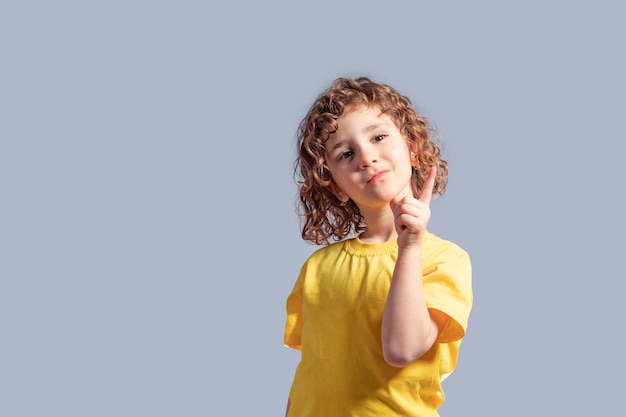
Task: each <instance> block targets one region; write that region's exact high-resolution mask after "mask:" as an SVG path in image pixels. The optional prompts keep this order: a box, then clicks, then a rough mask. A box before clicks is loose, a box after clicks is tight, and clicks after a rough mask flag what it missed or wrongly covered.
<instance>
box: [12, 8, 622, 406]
mask: <svg viewBox="0 0 626 417" xmlns="http://www.w3.org/2000/svg"><path fill="white" fill-rule="evenodd" d="M209 3H210V2H200V1H176V2H174V1H170V2H167V1H123V2H122V1H108V2H79V1H57V2H36V1H30V2H28V1H26V2H4V3H3V4H2V5H1V6H0V48H1V49H0V52H1V60H2V61H1V62H2V65H1V66H0V74H1V77H0V111H1V112H0V141H1V142H0V187H1V188H0V191H1V194H0V195H1V197H2V200H1V204H0V245H1V247H0V249H1V259H0V392H1V394H0V395H1V398H0V415H2V416H6V417H21V416H63V417H70V416H80V417H84V416H90V417H91V416H94V417H95V416H107V417H108V416H151V417H156V416H185V417H187V416H189V417H192V416H218V415H219V416H249V415H255V416H281V415H283V413H284V407H285V402H286V400H287V394H288V390H289V386H290V384H291V378H292V376H293V372H294V370H295V366H296V364H297V361H298V354H297V353H296V352H294V351H291V350H289V349H287V348H285V347H283V345H282V332H283V325H284V320H285V299H286V297H287V295H288V293H289V291H290V290H291V286H292V285H293V282H294V280H295V279H296V276H297V273H298V271H299V268H300V266H301V265H302V263H303V262H304V261H305V259H306V257H307V256H308V255H309V254H310V253H311V252H312V251H313V250H315V249H316V247H315V246H313V245H309V244H307V243H305V242H303V241H302V240H301V238H300V229H299V219H298V217H297V215H296V211H295V207H296V186H295V183H294V181H293V177H292V174H293V160H294V157H295V132H296V128H297V125H298V123H299V122H300V120H301V118H302V117H303V116H304V114H305V113H306V111H307V110H308V107H309V106H310V104H311V103H312V101H313V100H314V99H315V97H316V96H317V95H318V94H319V93H320V92H322V90H323V89H325V88H326V87H327V86H328V85H329V84H330V83H331V82H332V80H333V79H334V78H336V77H339V76H351V77H352V76H359V75H367V76H370V77H372V78H373V79H375V80H377V81H381V82H385V83H388V84H390V85H392V86H394V87H396V88H397V89H398V90H400V91H402V92H404V93H405V94H407V95H408V96H409V97H410V98H411V99H412V100H413V102H414V103H415V105H416V107H417V108H418V109H419V110H420V111H421V112H422V113H424V114H425V115H427V116H428V117H430V118H431V119H432V120H433V121H434V123H435V124H436V125H437V127H438V128H439V130H440V132H441V135H442V138H443V140H444V142H445V149H444V154H445V157H446V158H447V160H448V161H449V163H450V178H449V188H448V190H447V193H446V194H445V196H444V197H442V198H439V199H437V200H435V201H434V202H433V204H432V208H433V215H432V220H431V223H430V227H429V228H430V230H431V231H432V232H434V233H436V234H438V235H439V236H441V237H444V238H446V239H449V240H452V241H454V242H457V243H458V244H460V245H461V246H462V247H464V248H465V249H467V250H468V252H469V253H470V254H471V256H472V261H473V267H474V291H475V304H474V309H473V311H472V315H471V317H470V324H469V328H468V333H467V336H466V338H465V339H464V342H463V344H462V348H461V355H460V362H459V366H458V368H457V370H456V371H455V373H454V374H452V376H450V378H448V379H447V380H446V381H445V382H444V389H445V392H446V402H445V404H444V405H443V406H442V408H441V409H440V412H441V414H442V416H461V415H464V416H529V415H536V416H538V415H541V416H554V415H568V416H590V415H612V414H614V413H615V411H616V410H617V409H619V408H620V407H621V406H620V405H621V402H622V401H621V400H622V398H621V396H622V390H621V389H620V387H623V380H622V377H623V373H624V370H625V369H624V368H625V366H624V357H623V353H622V350H623V349H622V348H620V347H619V346H620V344H619V341H620V340H622V335H621V334H620V333H621V330H620V329H623V323H622V321H621V319H623V317H624V313H625V311H624V307H623V306H624V301H623V298H624V286H623V281H624V279H625V278H626V273H625V272H624V268H623V263H622V260H623V259H624V249H626V245H625V244H624V240H623V236H624V233H625V232H626V230H625V221H624V217H623V213H624V211H625V209H626V207H625V206H624V202H623V199H622V197H621V194H622V192H623V189H624V185H623V182H624V179H626V175H625V172H624V168H623V158H624V151H625V149H624V140H625V139H626V137H625V136H624V128H623V120H624V114H625V110H626V104H625V99H624V97H625V96H626V84H625V81H624V74H625V73H626V64H625V56H624V39H626V30H625V26H624V22H623V16H624V10H623V8H622V6H620V3H619V2H617V1H614V2H608V1H595V2H591V1H587V2H583V1H570V2H566V1H542V2H539V1H525V2H517V3H513V2H508V3H506V2H496V1H492V2H487V1H478V2H476V1H474V2H438V3H437V4H434V3H435V2H421V1H417V2H409V1H391V2H386V3H385V2H367V1H366V2H356V1H346V2H341V1H332V2H331V1H325V0H321V1H317V2H306V3H304V2H288V1H284V2H278V1H269V2H253V1H244V2H231V3H225V2H213V3H211V4H209Z"/></svg>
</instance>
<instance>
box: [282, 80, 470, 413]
mask: <svg viewBox="0 0 626 417" xmlns="http://www.w3.org/2000/svg"><path fill="white" fill-rule="evenodd" d="M298 145H299V155H298V158H297V161H296V167H297V171H298V173H299V175H300V179H299V181H298V183H299V191H300V201H301V207H302V209H303V214H304V223H303V227H302V237H303V238H304V239H305V240H309V241H312V242H315V243H316V244H323V245H325V246H324V247H323V248H321V249H319V250H317V251H316V252H315V253H313V254H312V255H311V257H310V258H309V259H308V260H307V261H306V262H305V264H304V265H303V267H302V269H301V271H300V275H299V277H298V279H297V281H296V283H295V285H294V287H293V291H292V293H291V294H290V295H289V297H288V299H287V323H286V326H285V339H284V343H285V345H286V346H289V347H292V348H294V349H298V350H301V351H302V357H301V360H300V363H299V365H298V367H297V370H296V373H295V376H294V380H293V383H292V386H291V391H290V393H289V401H288V405H287V415H288V416H290V417H309V416H315V417H333V416H338V417H348V416H359V417H366V416H376V417H381V416H420V417H423V416H437V415H438V413H437V408H438V407H439V406H440V405H441V403H442V402H443V400H444V395H443V391H442V388H441V381H442V380H443V379H444V378H445V377H446V376H447V375H449V374H450V373H451V372H452V371H453V370H454V368H455V366H456V362H457V357H458V352H459V345H460V342H461V338H462V337H463V336H464V334H465V329H466V327H467V322H468V317H469V314H470V309H471V306H472V289H471V266H470V260H469V256H468V255H467V253H466V252H465V251H464V250H463V249H461V248H460V247H458V246H457V245H455V244H453V243H451V242H449V241H446V240H443V239H440V238H438V237H437V236H435V235H434V234H432V233H430V232H428V231H427V228H426V227H427V225H428V220H429V218H430V208H429V206H430V200H431V196H432V195H433V194H436V195H442V194H443V192H444V190H445V186H446V181H447V173H448V165H447V163H446V161H445V160H444V159H443V158H442V156H441V152H440V148H439V146H438V140H437V133H436V131H435V129H434V127H433V126H432V125H431V124H430V123H429V121H428V120H427V119H426V118H424V117H423V116H421V115H419V114H418V113H417V112H416V111H415V109H414V107H413V105H412V103H411V101H410V100H409V99H408V98H407V97H406V96H404V95H402V94H400V93H398V92H397V91H396V90H394V89H393V88H391V87H389V86H387V85H384V84H379V83H376V82H373V81H372V80H370V79H368V78H357V79H347V78H339V79H337V80H335V81H334V82H333V84H332V86H331V87H330V88H329V89H328V90H327V91H325V92H324V93H323V94H321V95H320V96H319V97H318V98H317V100H316V101H315V103H314V104H313V106H312V107H311V109H310V110H309V112H308V114H307V115H306V117H305V118H304V120H303V121H302V122H301V124H300V127H299V130H298ZM331 239H332V240H335V241H336V242H334V243H331V242H330V240H331Z"/></svg>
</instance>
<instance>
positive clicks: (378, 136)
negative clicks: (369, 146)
mask: <svg viewBox="0 0 626 417" xmlns="http://www.w3.org/2000/svg"><path fill="white" fill-rule="evenodd" d="M386 137H387V135H385V134H382V135H376V136H374V142H380V141H381V140H383V139H385V138H386Z"/></svg>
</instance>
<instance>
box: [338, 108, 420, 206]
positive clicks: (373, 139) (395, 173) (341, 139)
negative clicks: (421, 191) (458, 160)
mask: <svg viewBox="0 0 626 417" xmlns="http://www.w3.org/2000/svg"><path fill="white" fill-rule="evenodd" d="M337 126H338V128H337V131H336V132H335V133H333V134H332V135H330V137H329V138H328V141H327V142H326V164H327V165H328V168H329V169H330V172H331V174H332V177H333V180H334V183H333V184H332V185H331V189H332V191H333V192H334V193H335V195H336V196H337V198H339V199H340V200H341V201H347V200H348V198H350V199H352V200H353V201H354V202H355V203H356V205H357V206H358V207H359V208H360V209H361V210H362V211H363V209H366V208H381V207H383V206H387V207H388V204H389V202H390V201H391V200H392V199H393V198H394V197H396V196H400V197H404V196H407V195H408V196H412V195H413V193H412V189H411V175H412V170H411V151H410V149H409V145H408V143H407V141H406V139H405V138H404V137H403V136H402V134H401V133H400V131H399V130H398V128H397V127H396V125H395V123H394V122H393V121H392V120H391V119H390V118H389V117H388V116H387V115H384V114H381V113H380V110H379V109H378V108H377V107H353V108H348V109H346V111H345V112H344V114H343V115H342V116H341V117H339V118H338V119H337Z"/></svg>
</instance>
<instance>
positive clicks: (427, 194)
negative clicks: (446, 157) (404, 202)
mask: <svg viewBox="0 0 626 417" xmlns="http://www.w3.org/2000/svg"><path fill="white" fill-rule="evenodd" d="M436 177H437V167H436V166H435V167H430V169H429V170H428V178H426V182H425V183H424V187H423V188H422V192H421V193H420V196H419V198H418V200H419V201H421V202H422V203H426V204H430V200H431V199H432V197H433V188H434V187H435V178H436Z"/></svg>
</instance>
